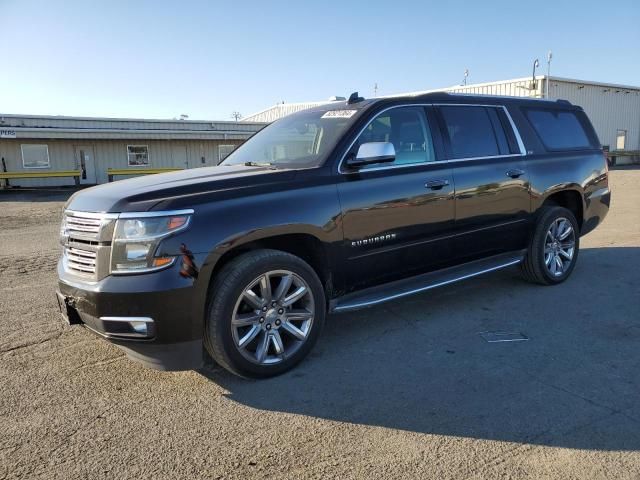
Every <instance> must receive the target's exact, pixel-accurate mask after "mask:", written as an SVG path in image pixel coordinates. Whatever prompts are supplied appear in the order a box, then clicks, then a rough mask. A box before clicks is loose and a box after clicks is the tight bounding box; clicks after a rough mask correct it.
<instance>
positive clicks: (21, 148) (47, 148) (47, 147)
mask: <svg viewBox="0 0 640 480" xmlns="http://www.w3.org/2000/svg"><path fill="white" fill-rule="evenodd" d="M25 145H38V146H44V147H45V148H46V150H47V165H46V166H41V167H40V166H34V167H28V166H26V165H25V164H24V148H23V147H24V146H25ZM20 156H21V157H22V168H24V169H36V170H38V169H44V168H51V158H50V157H49V144H48V143H21V144H20Z"/></svg>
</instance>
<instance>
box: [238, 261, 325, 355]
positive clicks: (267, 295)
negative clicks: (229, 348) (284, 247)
mask: <svg viewBox="0 0 640 480" xmlns="http://www.w3.org/2000/svg"><path fill="white" fill-rule="evenodd" d="M314 312H315V305H314V298H313V293H312V291H311V288H310V287H309V285H308V284H307V282H306V281H305V280H304V279H303V278H302V277H300V276H299V275H297V274H296V273H294V272H291V271H289V270H273V271H269V272H266V273H264V274H262V275H260V276H259V277H258V278H256V279H254V280H253V281H252V282H250V283H249V284H248V285H247V286H246V287H245V288H244V289H243V291H242V293H241V294H240V297H239V298H238V300H237V301H236V304H235V307H234V310H233V317H232V319H231V330H232V335H233V340H234V343H235V346H236V348H237V349H238V351H239V352H240V353H241V354H242V355H243V356H244V357H245V358H246V359H247V360H249V361H251V362H252V363H255V364H258V365H270V364H275V363H280V362H282V361H283V360H285V359H287V358H289V357H290V356H291V355H293V354H294V353H295V352H296V351H297V350H298V349H299V348H300V347H301V346H302V345H303V344H304V343H305V341H306V340H307V338H308V337H309V334H310V332H311V327H312V325H313V319H314Z"/></svg>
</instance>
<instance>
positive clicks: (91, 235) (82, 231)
mask: <svg viewBox="0 0 640 480" xmlns="http://www.w3.org/2000/svg"><path fill="white" fill-rule="evenodd" d="M101 224H102V218H99V217H97V218H96V217H92V218H90V217H84V216H82V217H80V216H74V215H71V214H69V213H67V214H66V215H65V219H64V226H65V229H66V233H67V235H68V236H69V237H76V238H83V239H89V240H95V239H97V238H98V236H99V234H100V225H101Z"/></svg>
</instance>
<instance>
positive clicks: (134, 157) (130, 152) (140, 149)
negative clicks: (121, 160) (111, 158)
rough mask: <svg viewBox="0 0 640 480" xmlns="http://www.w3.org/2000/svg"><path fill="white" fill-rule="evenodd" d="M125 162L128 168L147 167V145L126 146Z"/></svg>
mask: <svg viewBox="0 0 640 480" xmlns="http://www.w3.org/2000/svg"><path fill="white" fill-rule="evenodd" d="M127 161H128V164H129V166H130V167H146V166H148V165H149V146H148V145H127Z"/></svg>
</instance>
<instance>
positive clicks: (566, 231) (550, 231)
mask: <svg viewBox="0 0 640 480" xmlns="http://www.w3.org/2000/svg"><path fill="white" fill-rule="evenodd" d="M579 249H580V231H579V227H578V222H577V221H576V218H575V216H574V215H573V213H572V212H571V211H570V210H568V209H566V208H564V207H559V206H545V207H542V208H541V211H540V215H539V217H538V222H537V224H536V227H535V231H534V234H533V237H532V239H531V243H530V244H529V247H528V249H527V253H526V255H525V258H524V260H523V261H522V264H521V265H520V270H521V272H522V276H523V277H524V278H525V279H526V280H528V281H530V282H534V283H539V284H541V285H556V284H558V283H562V282H564V281H565V280H566V279H567V278H569V275H571V272H573V269H574V268H575V266H576V262H577V260H578V252H579Z"/></svg>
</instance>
